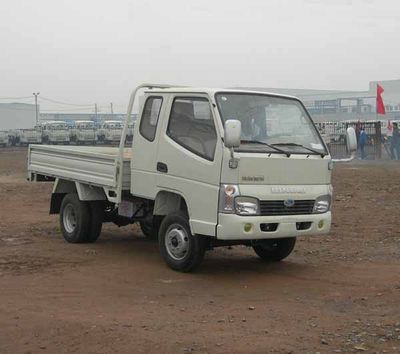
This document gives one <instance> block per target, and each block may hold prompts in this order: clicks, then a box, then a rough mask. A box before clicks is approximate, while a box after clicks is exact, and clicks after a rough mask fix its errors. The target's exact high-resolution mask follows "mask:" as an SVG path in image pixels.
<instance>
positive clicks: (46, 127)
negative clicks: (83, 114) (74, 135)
mask: <svg viewBox="0 0 400 354" xmlns="http://www.w3.org/2000/svg"><path fill="white" fill-rule="evenodd" d="M42 142H43V144H69V129H68V126H67V123H66V122H64V121H47V122H44V123H43V125H42Z"/></svg>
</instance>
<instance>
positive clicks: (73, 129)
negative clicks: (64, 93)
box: [0, 120, 134, 147]
mask: <svg viewBox="0 0 400 354" xmlns="http://www.w3.org/2000/svg"><path fill="white" fill-rule="evenodd" d="M133 127H134V124H131V125H130V126H129V127H128V135H127V140H128V141H129V140H132V139H133ZM122 128H123V123H122V122H121V121H119V120H106V121H104V122H103V124H101V125H100V126H98V125H96V124H95V123H94V122H93V121H90V120H77V121H75V122H74V123H73V125H72V126H69V125H68V124H67V123H66V122H64V121H46V122H43V123H42V124H41V125H38V126H36V127H34V128H31V129H17V130H10V131H0V146H3V147H4V146H27V145H29V144H60V145H61V144H62V145H66V144H76V145H81V144H82V145H83V144H88V145H95V144H116V143H119V141H120V139H121V135H122Z"/></svg>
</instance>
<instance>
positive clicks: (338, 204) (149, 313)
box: [0, 149, 400, 354]
mask: <svg viewBox="0 0 400 354" xmlns="http://www.w3.org/2000/svg"><path fill="white" fill-rule="evenodd" d="M25 165H26V150H24V149H1V150H0V353H67V352H68V353H292V354H294V353H362V352H365V353H400V228H399V221H400V183H399V181H400V164H396V163H395V162H390V161H387V162H375V163H374V162H371V163H369V164H366V163H360V162H357V163H353V164H346V165H337V166H336V167H335V170H334V173H333V185H334V192H335V197H334V207H333V214H334V221H333V227H332V232H331V233H330V235H329V236H323V237H312V238H309V239H306V238H302V239H299V240H298V243H297V245H296V250H295V252H294V253H293V254H292V255H291V256H290V257H289V258H288V259H287V260H285V261H283V262H281V263H279V264H268V263H263V262H262V261H260V260H259V259H258V258H257V257H256V256H255V254H254V253H253V251H252V250H251V249H248V248H245V247H233V248H219V249H216V250H214V251H211V252H209V253H208V254H207V255H206V258H205V261H204V263H203V265H202V266H201V268H200V269H199V270H198V271H197V272H196V273H192V274H181V273H176V272H173V271H171V270H170V269H169V268H167V267H166V266H165V265H164V263H163V261H162V260H161V258H160V256H159V254H158V249H157V243H154V242H150V241H147V240H145V239H144V238H143V236H142V234H141V233H140V231H139V230H138V229H137V228H135V227H134V226H131V227H126V228H121V229H119V228H118V227H116V226H114V225H107V226H106V227H105V228H104V230H103V233H102V235H101V237H100V239H99V241H98V242H97V243H95V244H90V245H85V244H81V245H73V244H67V243H66V242H65V241H64V240H63V239H62V237H61V235H60V232H59V226H58V218H57V216H50V215H48V206H49V197H50V192H51V188H52V186H51V184H50V183H49V184H48V183H36V184H34V183H28V182H27V181H26V179H25V177H26V171H25Z"/></svg>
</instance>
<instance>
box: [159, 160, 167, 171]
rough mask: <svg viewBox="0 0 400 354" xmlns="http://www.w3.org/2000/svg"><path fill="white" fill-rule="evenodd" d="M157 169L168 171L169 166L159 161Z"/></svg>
mask: <svg viewBox="0 0 400 354" xmlns="http://www.w3.org/2000/svg"><path fill="white" fill-rule="evenodd" d="M157 171H158V172H162V173H168V166H167V164H165V163H163V162H157Z"/></svg>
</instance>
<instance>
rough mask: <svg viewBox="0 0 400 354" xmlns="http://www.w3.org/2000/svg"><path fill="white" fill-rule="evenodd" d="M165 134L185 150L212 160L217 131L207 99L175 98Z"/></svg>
mask: <svg viewBox="0 0 400 354" xmlns="http://www.w3.org/2000/svg"><path fill="white" fill-rule="evenodd" d="M167 135H168V136H169V137H170V138H171V139H173V140H174V141H176V142H177V143H178V144H180V145H182V146H183V147H184V148H186V149H187V150H189V151H191V152H193V153H194V154H196V155H199V156H201V157H203V158H205V159H207V160H210V161H212V160H213V159H214V153H215V147H216V144H217V133H216V131H215V125H214V119H213V115H212V113H211V109H210V103H209V101H208V100H207V99H206V98H201V97H180V98H175V100H174V102H173V104H172V109H171V115H170V118H169V124H168V129H167Z"/></svg>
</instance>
